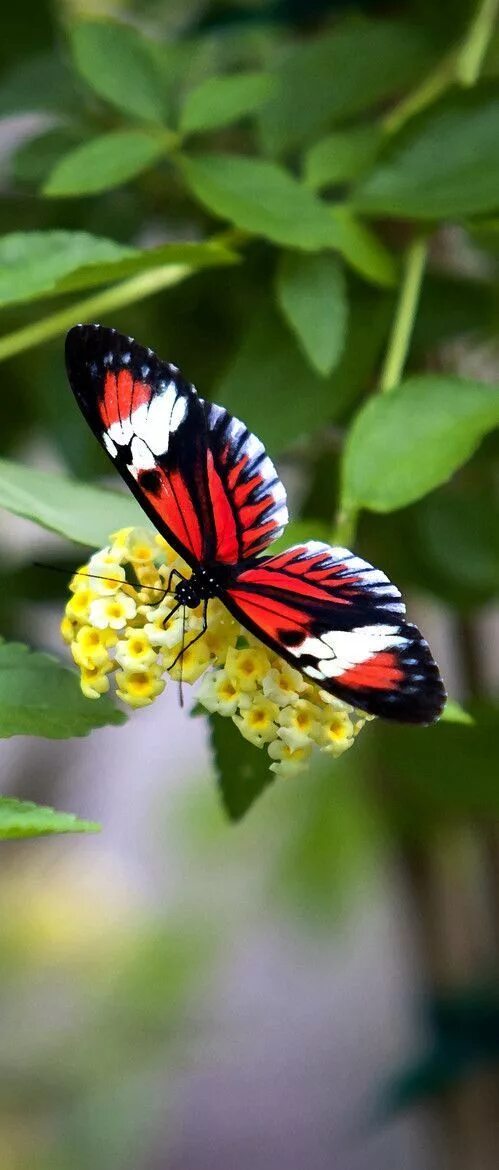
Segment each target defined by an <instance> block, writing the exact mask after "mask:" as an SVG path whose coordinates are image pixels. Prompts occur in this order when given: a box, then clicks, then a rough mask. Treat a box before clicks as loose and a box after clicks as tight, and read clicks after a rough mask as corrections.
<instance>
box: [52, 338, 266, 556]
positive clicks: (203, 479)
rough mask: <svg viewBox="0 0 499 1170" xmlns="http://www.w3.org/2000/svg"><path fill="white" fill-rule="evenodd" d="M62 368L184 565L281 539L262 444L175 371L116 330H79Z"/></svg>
mask: <svg viewBox="0 0 499 1170" xmlns="http://www.w3.org/2000/svg"><path fill="white" fill-rule="evenodd" d="M66 367H67V372H68V377H69V381H70V384H71V387H72V389H73V392H74V394H75V397H76V399H77V401H78V404H79V406H80V408H81V410H82V411H83V414H84V415H85V417H86V419H87V421H88V422H89V424H90V426H91V427H92V430H93V431H94V433H95V434H96V436H97V438H98V439H99V440H100V442H101V443H102V445H103V447H104V448H105V450H106V451H107V453H108V455H109V456H110V458H111V459H112V461H113V463H114V464H115V466H116V467H117V469H118V471H119V472H120V474H121V475H122V476H123V479H124V480H125V482H126V483H127V484H128V486H129V488H130V489H131V491H132V492H133V494H134V495H135V496H136V497H137V499H138V501H139V503H140V504H141V506H142V507H143V509H144V511H145V512H146V514H147V515H148V516H149V518H150V519H151V520H152V522H153V523H154V524H155V526H156V528H157V529H158V531H159V532H161V533H162V535H163V536H164V537H165V539H166V540H168V542H169V543H170V544H171V545H172V546H173V547H174V548H175V549H176V550H177V552H179V553H180V554H181V555H182V556H183V557H184V558H185V560H186V561H187V562H188V563H189V564H190V565H191V566H192V567H195V566H196V564H199V563H205V564H214V563H216V562H224V563H227V564H230V563H236V562H238V561H241V560H243V559H244V558H245V557H247V556H253V555H254V554H255V553H256V552H259V551H261V550H263V549H264V548H265V547H266V546H267V545H268V544H269V543H270V541H271V540H273V539H275V538H276V537H277V536H279V535H280V534H281V532H282V531H283V526H284V524H285V523H286V522H287V517H288V514H287V508H286V496H285V491H284V488H283V486H282V484H281V482H280V480H279V479H278V477H277V474H276V471H275V468H274V467H273V465H272V463H271V461H270V459H269V458H268V456H267V455H266V453H265V449H264V447H263V445H262V443H260V441H259V440H258V439H257V438H256V437H255V436H254V435H252V434H251V433H250V432H249V431H248V429H247V427H245V425H244V423H241V422H240V421H239V420H238V419H236V418H234V417H233V416H232V415H230V414H229V413H228V411H226V410H224V409H223V408H222V407H219V406H214V405H212V404H211V403H208V402H205V401H204V400H203V399H202V398H199V397H198V395H197V393H196V391H195V389H194V387H193V386H191V385H190V384H189V383H188V382H186V380H185V379H184V378H183V377H182V374H181V373H180V371H179V370H178V369H177V367H176V366H173V365H170V364H169V363H167V362H163V361H161V360H160V359H159V358H158V357H157V356H156V354H154V353H153V351H152V350H150V349H145V348H144V347H143V346H141V345H138V344H137V342H135V341H133V340H132V339H131V338H129V337H125V336H123V335H122V334H120V333H117V332H116V330H114V329H107V328H105V327H103V326H100V325H78V326H75V328H74V329H71V330H70V332H69V333H68V336H67V339H66Z"/></svg>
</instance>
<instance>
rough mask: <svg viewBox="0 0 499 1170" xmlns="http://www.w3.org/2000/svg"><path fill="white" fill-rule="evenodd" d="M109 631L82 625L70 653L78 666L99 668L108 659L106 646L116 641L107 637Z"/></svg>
mask: <svg viewBox="0 0 499 1170" xmlns="http://www.w3.org/2000/svg"><path fill="white" fill-rule="evenodd" d="M108 633H110V631H108V630H96V629H94V627H93V626H82V627H81V629H79V630H78V633H77V635H76V638H75V640H74V642H73V644H72V646H71V653H72V655H73V658H74V660H75V662H76V664H77V665H78V666H81V667H86V668H89V669H90V668H93V667H97V669H100V668H101V667H103V666H104V663H106V662H108V661H110V659H109V652H108V647H109V646H110V645H112V644H113V642H115V641H116V638H114V639H109V637H108V636H107V635H108Z"/></svg>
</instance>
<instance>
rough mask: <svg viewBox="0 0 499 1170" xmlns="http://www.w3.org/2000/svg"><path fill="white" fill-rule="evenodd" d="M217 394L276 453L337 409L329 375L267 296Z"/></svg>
mask: <svg viewBox="0 0 499 1170" xmlns="http://www.w3.org/2000/svg"><path fill="white" fill-rule="evenodd" d="M216 397H217V399H218V400H220V401H221V402H223V404H224V405H225V406H227V407H228V408H229V410H231V411H232V413H233V414H235V415H236V417H239V418H244V420H245V422H246V423H247V424H248V425H249V426H250V427H251V429H252V430H254V431H255V434H257V435H258V436H259V437H260V438H261V439H262V441H263V442H264V443H265V444H266V445H267V447H268V448H269V449H270V451H271V452H273V453H275V454H276V453H278V452H279V451H282V450H285V448H286V447H287V446H289V445H290V444H291V443H293V442H295V441H296V440H297V439H300V438H302V437H303V435H308V434H310V433H313V432H314V431H316V430H318V429H320V427H321V425H323V424H324V423H325V422H326V420H327V419H328V418H329V417H330V415H331V414H332V413H333V409H334V398H333V395H332V392H331V386H330V382H329V380H328V379H325V378H321V377H319V376H318V375H317V374H316V373H315V372H314V371H313V370H312V369H311V368H310V365H309V363H308V361H306V360H305V358H304V357H302V354H301V352H300V350H299V349H298V347H297V344H296V342H295V340H294V338H293V336H292V334H291V333H290V331H289V329H287V328H286V327H285V325H284V322H283V321H282V320H281V318H280V316H278V315H277V313H276V311H275V309H274V308H273V306H272V305H271V304H270V303H267V300H266V299H265V300H264V301H263V303H262V305H261V306H260V308H259V309H258V311H257V312H256V314H255V316H254V317H253V319H252V320H251V321H250V324H249V327H248V329H247V332H246V334H245V336H244V338H243V341H242V343H241V346H240V348H239V350H238V351H237V353H236V355H235V358H234V361H233V363H232V365H231V366H230V367H229V369H228V370H227V373H226V374H225V377H224V378H223V380H222V382H221V384H220V385H219V387H218V389H217V395H216Z"/></svg>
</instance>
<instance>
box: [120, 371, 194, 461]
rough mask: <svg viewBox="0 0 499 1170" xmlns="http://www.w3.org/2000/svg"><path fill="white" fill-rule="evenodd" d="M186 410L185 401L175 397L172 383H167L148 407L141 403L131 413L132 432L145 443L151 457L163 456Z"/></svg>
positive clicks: (175, 391) (174, 388)
mask: <svg viewBox="0 0 499 1170" xmlns="http://www.w3.org/2000/svg"><path fill="white" fill-rule="evenodd" d="M186 410H187V401H186V399H185V398H182V397H178V396H177V389H176V386H175V384H174V382H168V383H167V385H166V389H165V390H164V391H163V393H161V394H156V395H155V397H154V398H153V399H152V400H151V402H150V404H149V405H148V404H147V403H142V405H141V406H139V407H138V408H137V410H134V411H133V414H132V416H131V425H132V427H133V432H134V434H136V435H137V436H138V438H139V439H143V441H144V443H147V446H148V448H149V451H152V453H153V455H164V454H165V453H166V452H167V451H168V447H169V445H170V435H171V433H172V432H173V431H176V430H177V428H178V427H179V426H180V423H181V422H182V419H183V418H184V415H185V413H186Z"/></svg>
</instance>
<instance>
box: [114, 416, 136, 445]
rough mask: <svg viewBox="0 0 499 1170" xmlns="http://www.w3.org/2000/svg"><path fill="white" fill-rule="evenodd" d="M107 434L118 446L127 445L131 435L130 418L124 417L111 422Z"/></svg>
mask: <svg viewBox="0 0 499 1170" xmlns="http://www.w3.org/2000/svg"><path fill="white" fill-rule="evenodd" d="M108 434H109V437H110V438H111V439H112V440H113V443H117V444H118V447H124V446H127V444H128V443H129V442H130V440H131V438H132V435H133V429H132V424H131V422H130V419H129V418H124V419H122V421H121V422H119V420H118V421H117V422H113V423H111V426H110V427H109V431H108Z"/></svg>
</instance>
